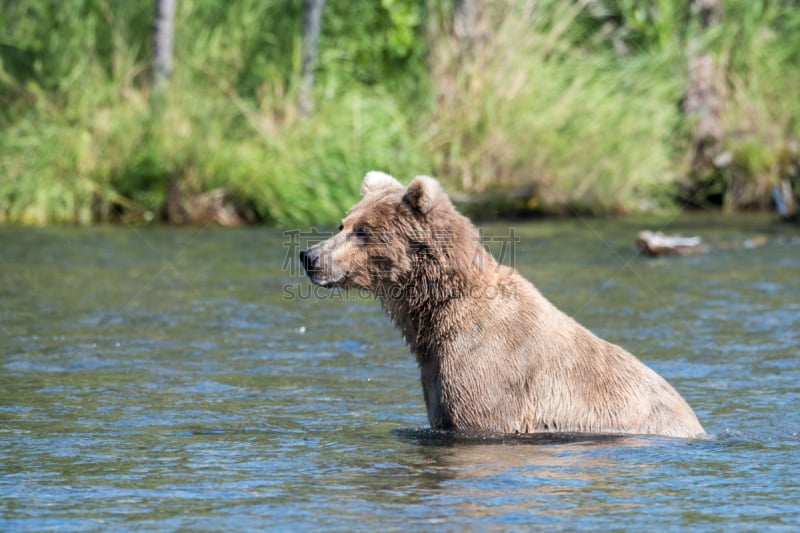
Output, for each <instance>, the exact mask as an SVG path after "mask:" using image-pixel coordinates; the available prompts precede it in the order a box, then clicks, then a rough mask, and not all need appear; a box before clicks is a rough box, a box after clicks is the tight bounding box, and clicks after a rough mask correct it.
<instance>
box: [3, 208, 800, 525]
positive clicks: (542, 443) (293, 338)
mask: <svg viewBox="0 0 800 533" xmlns="http://www.w3.org/2000/svg"><path fill="white" fill-rule="evenodd" d="M644 228H650V229H660V228H662V229H666V230H668V231H673V232H680V233H682V234H685V235H693V234H699V235H701V236H702V237H703V238H704V239H705V240H706V242H707V243H708V244H709V245H710V246H711V247H712V251H711V253H709V254H707V255H702V256H693V257H680V258H669V259H656V260H653V259H645V258H641V257H639V256H637V254H636V251H635V249H634V246H633V241H634V239H635V235H636V232H637V231H638V230H640V229H644ZM317 237H318V236H315V235H314V234H312V233H309V232H305V231H302V232H289V233H283V232H281V231H277V230H271V229H263V228H247V229H233V230H232V229H218V228H178V229H175V228H164V227H132V226H122V227H99V228H83V229H82V228H72V227H56V228H44V229H30V228H9V227H6V228H0V450H2V451H0V454H1V455H0V457H2V459H0V530H3V531H48V530H53V531H55V530H57V531H108V530H152V531H155V530H160V531H174V530H179V529H180V530H203V531H248V530H253V531H260V530H278V531H280V530H286V531H290V530H291V531H294V530H343V531H352V530H378V529H386V530H400V529H403V530H411V531H432V530H443V531H463V530H498V529H499V530H517V529H526V528H530V529H547V530H569V531H575V530H596V529H618V530H631V531H642V530H650V531H652V530H656V529H658V530H671V531H677V530H687V529H691V530H711V531H720V530H758V531H765V530H774V531H796V530H798V528H800V476H798V474H800V231H798V228H797V227H790V226H780V225H776V224H773V223H772V221H771V220H770V219H768V218H765V217H760V216H758V217H755V216H754V217H751V216H746V217H736V218H723V217H713V216H704V217H681V218H679V219H676V220H669V219H664V220H654V219H650V220H641V219H639V220H637V219H623V220H580V219H578V220H568V221H544V222H525V223H513V224H491V225H488V226H486V227H485V228H484V237H485V238H486V241H487V244H488V245H489V246H490V247H491V248H492V249H493V250H494V251H495V253H496V254H497V255H498V256H501V259H502V260H503V261H504V262H506V263H513V264H514V265H515V266H516V267H517V268H518V269H519V270H520V271H521V272H522V273H523V274H524V275H525V276H526V277H528V278H529V279H531V280H532V281H534V283H535V284H536V285H537V286H538V287H539V289H540V290H541V291H542V292H543V293H544V294H545V295H547V296H548V297H549V298H550V299H551V300H552V301H553V302H555V303H556V305H558V306H559V307H561V308H562V309H564V310H565V311H567V312H568V313H569V314H571V315H573V316H574V317H575V318H577V319H578V320H579V321H580V322H582V323H583V324H584V325H586V326H588V327H589V328H590V329H592V330H593V331H595V332H596V333H598V334H600V335H601V336H603V337H605V338H607V339H609V340H612V341H614V342H617V343H619V344H621V345H623V346H625V347H626V348H627V349H628V350H630V351H632V352H633V353H635V354H637V355H638V356H639V357H640V358H641V359H642V360H643V361H645V363H646V364H648V365H649V366H651V367H653V368H654V369H655V370H656V371H657V372H659V373H660V374H661V375H663V376H664V377H665V378H667V380H668V381H670V382H671V383H672V384H673V385H674V386H675V387H676V388H677V389H678V390H679V391H680V392H681V393H682V395H683V396H684V397H685V398H686V399H687V400H688V401H689V403H690V404H691V405H692V406H693V407H694V409H695V411H696V412H697V415H698V417H699V418H700V420H701V422H702V423H703V425H704V426H705V428H706V430H707V431H708V432H709V433H710V434H711V435H712V437H713V438H711V439H708V440H669V439H658V438H644V437H642V438H630V439H612V438H602V437H594V438H585V437H576V436H570V435H557V436H539V437H530V436H528V437H525V436H520V437H511V436H490V435H458V434H448V433H439V432H434V431H430V430H427V429H426V425H427V420H426V416H425V409H424V405H423V400H422V392H421V388H420V385H419V381H418V380H419V376H418V370H417V368H416V365H415V363H414V360H413V358H412V356H411V355H410V354H409V353H408V350H407V349H406V347H405V346H404V344H403V343H402V341H401V339H400V336H399V334H398V333H397V332H396V331H395V330H394V328H393V327H392V326H391V324H390V323H389V321H388V320H387V319H386V318H385V317H384V316H383V315H382V313H381V311H380V306H379V304H378V303H377V302H375V301H373V300H371V299H369V298H366V297H360V296H359V295H355V294H349V295H342V294H335V293H329V292H324V291H322V290H319V291H318V292H315V291H313V290H312V289H311V287H310V285H309V284H308V282H307V281H306V280H305V279H304V278H303V277H302V275H301V273H300V272H299V265H298V264H297V261H296V257H295V256H296V252H297V250H298V248H297V246H298V244H302V243H301V241H302V240H303V239H306V240H309V239H311V240H313V239H314V238H317ZM764 238H766V242H765V243H763V245H761V246H753V245H754V244H762V243H761V242H760V241H761V240H763V239H764ZM517 239H519V241H518V242H515V241H516V240H517Z"/></svg>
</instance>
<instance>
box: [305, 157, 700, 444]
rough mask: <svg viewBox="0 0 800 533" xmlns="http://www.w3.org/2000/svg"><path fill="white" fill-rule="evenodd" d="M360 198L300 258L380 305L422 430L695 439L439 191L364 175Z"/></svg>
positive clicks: (636, 371) (611, 349) (662, 395)
mask: <svg viewBox="0 0 800 533" xmlns="http://www.w3.org/2000/svg"><path fill="white" fill-rule="evenodd" d="M361 195H362V200H361V201H360V202H359V203H358V204H357V205H355V206H354V207H353V208H352V209H351V210H350V211H349V212H348V213H347V215H346V216H345V218H344V220H343V221H342V224H341V226H340V227H339V232H338V233H337V234H336V235H334V236H333V237H331V238H330V239H328V240H326V241H324V242H321V243H319V244H317V245H315V246H312V247H311V248H308V249H306V250H303V251H302V252H300V258H301V261H302V263H303V266H304V267H305V270H306V272H307V274H308V276H309V277H310V278H311V281H312V282H314V283H316V284H318V285H321V286H324V287H341V288H360V289H367V290H369V291H372V292H374V293H375V294H377V296H378V298H379V299H380V301H381V303H382V305H383V307H384V309H385V310H386V312H387V313H388V315H389V316H390V317H391V319H392V320H393V321H394V322H395V324H396V325H397V327H398V328H399V329H400V331H401V332H402V334H403V337H405V340H406V342H407V343H408V345H409V347H410V348H411V351H412V352H413V353H414V354H415V355H416V358H417V362H418V363H419V367H420V371H421V375H422V388H423V391H424V395H425V404H426V406H427V409H428V420H429V422H430V425H431V426H432V427H433V428H440V429H452V430H458V431H479V432H500V433H534V432H570V433H572V432H580V433H620V434H642V435H647V434H649V435H664V436H672V437H694V436H700V435H703V434H704V431H703V428H702V426H701V425H700V423H699V422H698V420H697V417H696V416H695V414H694V412H693V411H692V409H691V407H689V405H688V404H687V403H686V401H685V400H684V399H683V398H682V397H681V396H680V395H679V394H678V393H677V392H676V391H675V389H673V388H672V387H671V386H670V385H669V384H668V383H667V382H666V381H665V380H664V379H663V378H661V377H660V376H659V375H658V374H656V373H655V372H654V371H653V370H651V369H650V368H648V367H647V366H645V365H644V364H643V363H642V362H641V361H639V360H638V359H637V358H636V357H634V356H633V355H631V354H630V353H628V352H627V351H625V350H624V349H622V348H620V347H619V346H617V345H615V344H611V343H610V342H607V341H604V340H603V339H600V338H598V337H597V336H595V335H594V334H592V333H591V332H590V331H589V330H587V329H586V328H584V327H583V326H581V325H580V324H578V323H577V322H576V321H575V320H573V319H572V318H570V317H569V316H567V315H566V314H565V313H563V312H562V311H560V310H558V309H557V308H556V307H555V306H554V305H553V304H552V303H550V302H549V301H548V300H547V299H546V298H545V297H544V296H543V295H542V294H541V293H540V292H539V291H538V290H537V289H536V288H535V287H534V286H533V285H532V284H531V283H530V282H528V281H527V280H526V279H524V278H523V277H522V276H521V275H520V274H519V273H517V271H516V270H514V269H513V268H510V267H506V266H503V265H501V264H499V263H497V261H495V259H494V258H493V257H492V255H491V254H490V253H489V252H488V251H486V250H485V249H484V247H483V246H482V245H481V243H480V240H479V234H478V231H477V229H476V228H475V227H474V226H473V225H472V224H471V223H470V221H469V220H467V219H466V218H465V217H464V216H462V215H461V214H459V213H458V212H457V211H456V210H455V208H454V207H453V205H452V204H451V203H450V200H449V198H448V197H447V195H446V194H445V193H444V192H443V190H442V189H441V187H440V185H439V182H438V181H436V180H435V179H433V178H430V177H427V176H417V177H416V178H414V180H413V181H412V182H411V183H410V184H409V185H408V187H407V188H406V187H404V186H403V185H401V184H400V182H398V181H397V180H396V179H394V178H393V177H392V176H389V175H388V174H384V173H382V172H375V171H373V172H369V173H367V175H366V176H365V177H364V181H363V184H362V186H361Z"/></svg>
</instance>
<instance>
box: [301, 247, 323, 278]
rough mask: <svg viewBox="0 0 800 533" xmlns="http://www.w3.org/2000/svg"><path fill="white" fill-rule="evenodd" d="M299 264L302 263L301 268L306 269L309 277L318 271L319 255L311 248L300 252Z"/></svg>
mask: <svg viewBox="0 0 800 533" xmlns="http://www.w3.org/2000/svg"><path fill="white" fill-rule="evenodd" d="M300 262H301V263H303V268H305V269H306V273H307V274H308V275H309V276H311V275H312V274H313V273H314V272H316V271H317V270H318V268H317V265H318V264H319V254H318V253H316V252H315V251H314V250H312V249H311V248H308V249H306V250H301V251H300Z"/></svg>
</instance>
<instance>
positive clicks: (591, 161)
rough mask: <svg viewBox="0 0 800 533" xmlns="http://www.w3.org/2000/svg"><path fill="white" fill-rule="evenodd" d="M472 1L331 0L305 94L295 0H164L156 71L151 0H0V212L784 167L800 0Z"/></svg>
mask: <svg viewBox="0 0 800 533" xmlns="http://www.w3.org/2000/svg"><path fill="white" fill-rule="evenodd" d="M474 2H475V4H474V6H476V7H477V9H476V11H475V12H474V16H472V17H470V18H469V20H468V22H469V25H468V27H467V29H466V30H465V29H464V28H463V27H462V26H463V24H462V23H461V21H459V20H457V19H456V18H454V10H453V7H452V6H453V5H454V3H453V2H452V1H445V0H352V1H349V2H328V3H327V4H325V6H324V11H323V15H322V34H321V37H320V40H319V44H318V48H317V53H318V59H317V67H316V70H315V81H314V85H313V91H312V97H313V102H314V105H313V110H312V111H311V112H309V113H302V112H300V111H298V106H297V101H298V91H299V90H300V85H301V84H300V73H301V57H300V56H301V48H302V42H301V41H302V38H301V27H302V17H303V1H302V0H231V1H224V2H223V1H217V0H203V1H201V0H182V1H179V2H177V13H176V18H175V39H174V43H175V44H174V68H173V70H172V75H171V77H170V79H169V83H168V85H167V86H165V87H163V88H161V89H159V90H156V89H154V87H153V84H152V83H151V76H150V60H151V57H152V55H153V47H152V32H153V5H152V0H131V1H126V2H112V1H110V0H71V1H69V2H61V1H60V0H39V1H37V2H15V1H11V2H4V3H3V6H2V7H0V221H5V222H20V223H30V224H42V223H50V222H78V223H92V222H97V221H114V220H127V221H140V220H153V219H164V220H170V221H173V222H191V221H205V220H209V219H210V220H215V221H217V222H219V223H224V224H228V223H230V224H233V223H240V222H261V223H268V224H278V225H284V226H286V225H298V224H316V223H326V222H331V221H335V220H337V219H338V218H339V217H340V216H341V214H342V213H343V211H344V210H345V209H346V208H347V207H348V206H349V205H351V204H352V203H353V202H354V201H355V200H356V199H357V197H358V186H359V183H360V180H361V177H362V176H363V174H364V172H365V171H367V170H370V169H385V170H387V171H390V172H392V173H394V174H395V175H397V176H398V177H399V178H400V179H401V180H408V179H410V178H411V177H412V176H413V175H415V174H423V173H425V174H432V175H435V176H437V177H439V178H440V179H441V180H442V181H443V182H444V184H445V187H446V188H447V189H448V190H449V191H450V192H451V193H452V194H453V196H454V197H455V198H457V199H459V200H461V201H464V202H466V204H465V205H468V206H469V205H473V207H472V209H480V208H479V207H475V205H476V202H474V199H476V198H477V199H480V200H481V202H478V203H477V205H482V206H484V207H485V205H486V203H485V202H484V200H485V199H486V198H490V199H493V200H492V201H491V202H490V205H491V206H493V207H491V209H492V210H495V211H496V210H499V211H500V212H499V213H496V214H499V215H501V216H502V215H503V214H509V213H512V212H557V213H574V212H590V213H597V214H602V213H621V212H632V211H643V210H644V211H651V210H657V209H674V208H681V207H714V208H718V207H721V208H724V209H728V210H736V209H750V208H762V209H763V208H767V207H768V206H769V202H770V191H771V189H772V187H773V186H774V185H779V184H781V183H783V184H787V183H788V184H789V186H790V187H793V189H794V190H795V191H797V190H800V182H798V179H799V178H798V171H797V169H798V160H799V158H798V139H800V98H798V95H799V94H800V4H799V3H798V2H796V1H789V0H786V1H781V2H778V1H768V0H761V1H759V0H726V1H723V0H720V1H719V2H713V1H712V2H710V4H712V5H713V4H718V5H716V12H715V13H714V14H713V17H712V19H713V20H711V21H710V22H709V21H708V20H705V19H704V18H703V17H704V13H703V12H702V8H703V4H707V3H709V2H698V1H697V0H694V1H690V0H649V1H646V2H640V1H629V0H581V1H574V2H573V1H567V2H563V1H558V0H537V1H533V0H516V1H512V0H474ZM455 4H459V3H458V2H456V3H455ZM457 14H458V13H456V15H457ZM454 21H455V22H454ZM698 65H699V66H698ZM706 67H707V68H706ZM704 68H705V70H703V69H704ZM698 69H700V71H701V75H700V76H698V75H697V70H698ZM698 94H699V97H698ZM698 98H699V101H700V105H695V106H694V107H692V105H691V102H692V101H694V100H697V99H698ZM687 102H688V103H687ZM708 121H710V123H711V126H710V129H709V126H708ZM495 200H497V201H495ZM470 201H472V203H470ZM498 206H502V207H498Z"/></svg>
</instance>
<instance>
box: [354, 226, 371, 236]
mask: <svg viewBox="0 0 800 533" xmlns="http://www.w3.org/2000/svg"><path fill="white" fill-rule="evenodd" d="M353 233H355V235H356V237H361V238H366V237H369V228H368V227H366V226H365V225H364V224H359V225H358V226H356V230H355V231H354V232H353Z"/></svg>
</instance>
